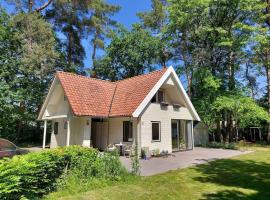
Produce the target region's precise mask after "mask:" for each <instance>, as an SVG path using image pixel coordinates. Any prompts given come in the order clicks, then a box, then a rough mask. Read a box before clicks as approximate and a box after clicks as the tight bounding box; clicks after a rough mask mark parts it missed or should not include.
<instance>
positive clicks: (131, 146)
mask: <svg viewBox="0 0 270 200" xmlns="http://www.w3.org/2000/svg"><path fill="white" fill-rule="evenodd" d="M132 148H133V145H126V146H125V149H124V156H126V155H127V154H128V157H130V156H131V154H132Z"/></svg>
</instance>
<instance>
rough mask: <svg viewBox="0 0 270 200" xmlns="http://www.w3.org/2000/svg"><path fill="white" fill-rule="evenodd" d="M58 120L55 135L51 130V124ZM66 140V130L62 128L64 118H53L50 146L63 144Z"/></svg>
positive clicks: (54, 146)
mask: <svg viewBox="0 0 270 200" xmlns="http://www.w3.org/2000/svg"><path fill="white" fill-rule="evenodd" d="M55 122H58V134H57V135H55V134H54V131H53V124H54V123H55ZM66 142H67V130H66V129H64V120H63V119H55V120H53V121H52V133H51V144H50V148H56V147H58V146H65V145H66Z"/></svg>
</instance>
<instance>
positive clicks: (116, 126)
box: [109, 117, 137, 144]
mask: <svg viewBox="0 0 270 200" xmlns="http://www.w3.org/2000/svg"><path fill="white" fill-rule="evenodd" d="M130 120H131V121H132V129H133V130H132V131H133V132H132V133H133V138H135V137H136V134H137V119H134V118H128V117H120V118H118V117H117V118H110V119H109V144H115V143H119V142H123V122H124V121H130Z"/></svg>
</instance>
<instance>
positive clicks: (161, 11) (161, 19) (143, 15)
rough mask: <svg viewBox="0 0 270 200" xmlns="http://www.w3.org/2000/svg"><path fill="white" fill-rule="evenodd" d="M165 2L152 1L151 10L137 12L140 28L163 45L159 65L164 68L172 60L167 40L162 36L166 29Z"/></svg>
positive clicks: (164, 0)
mask: <svg viewBox="0 0 270 200" xmlns="http://www.w3.org/2000/svg"><path fill="white" fill-rule="evenodd" d="M166 6H167V1H166V0H152V4H151V10H150V11H146V12H139V13H137V16H138V17H139V18H140V20H141V23H142V27H143V28H144V29H146V30H149V31H151V33H152V34H153V35H154V36H155V37H158V38H159V39H160V41H161V42H162V43H163V45H162V46H163V49H162V51H163V54H162V55H161V64H162V65H163V66H165V67H166V63H167V62H168V61H169V60H170V59H171V58H172V50H171V47H170V45H169V38H167V37H166V35H165V34H163V33H164V32H165V31H166V29H167V22H168V14H167V8H166Z"/></svg>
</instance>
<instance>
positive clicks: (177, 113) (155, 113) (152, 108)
mask: <svg viewBox="0 0 270 200" xmlns="http://www.w3.org/2000/svg"><path fill="white" fill-rule="evenodd" d="M172 119H185V120H193V117H192V116H191V114H190V112H189V111H188V109H187V108H185V107H180V108H179V109H174V108H173V106H172V105H169V106H167V107H163V108H162V107H161V106H160V104H157V103H149V105H148V106H147V108H146V109H145V111H144V113H143V114H142V116H141V122H140V126H141V128H140V141H141V147H149V150H154V149H159V150H160V151H163V150H164V151H168V152H169V153H171V152H172V138H171V137H172V136H171V120H172ZM152 121H160V123H161V125H160V126H161V127H160V129H161V133H160V134H161V136H160V139H161V140H160V141H159V142H153V141H152V124H151V122H152Z"/></svg>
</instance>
